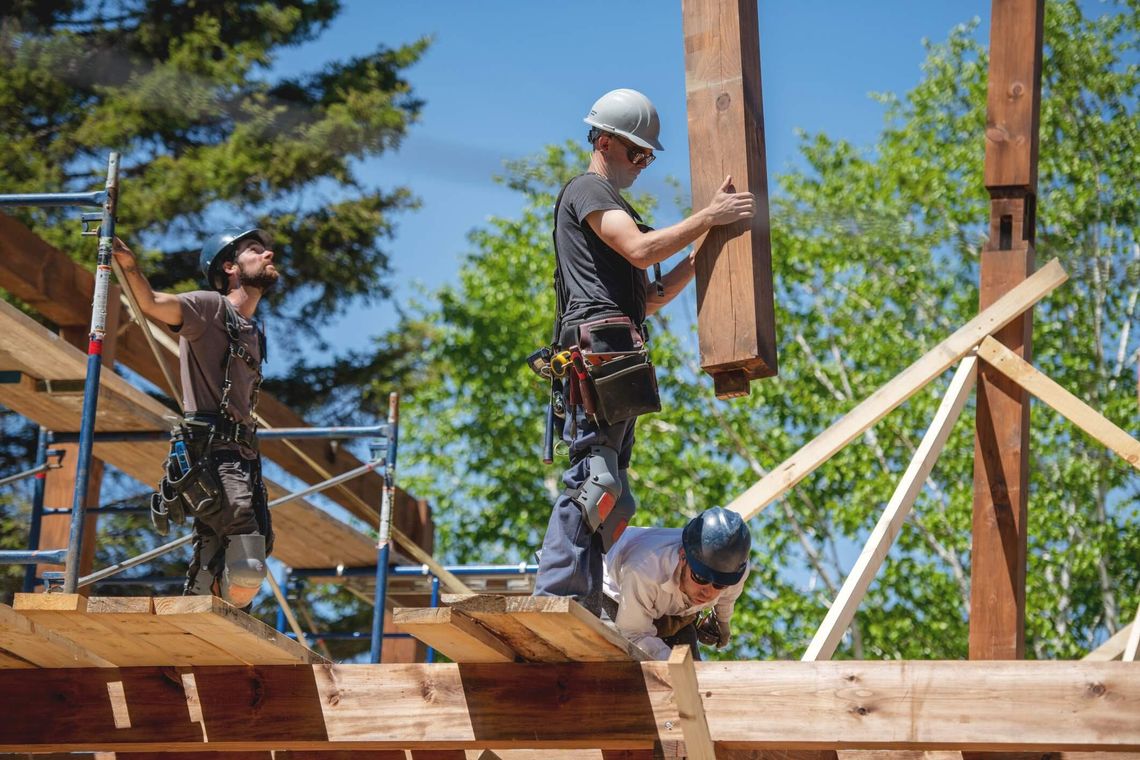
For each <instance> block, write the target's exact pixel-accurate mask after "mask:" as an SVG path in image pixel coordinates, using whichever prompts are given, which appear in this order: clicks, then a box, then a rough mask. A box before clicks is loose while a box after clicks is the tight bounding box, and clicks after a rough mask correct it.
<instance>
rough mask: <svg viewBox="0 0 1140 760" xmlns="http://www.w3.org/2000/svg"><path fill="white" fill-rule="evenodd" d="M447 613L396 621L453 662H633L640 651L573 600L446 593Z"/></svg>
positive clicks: (412, 612)
mask: <svg viewBox="0 0 1140 760" xmlns="http://www.w3.org/2000/svg"><path fill="white" fill-rule="evenodd" d="M443 601H444V603H445V604H447V605H448V607H447V608H444V609H398V610H396V611H395V614H394V617H393V620H394V622H395V623H396V625H397V626H399V628H400V630H402V631H405V632H407V633H411V634H412V635H414V636H416V638H418V639H420V640H421V641H423V642H424V643H426V644H428V645H430V646H432V647H435V648H436V649H438V650H439V651H440V652H442V653H443V654H444V655H446V656H447V657H448V658H449V659H451V660H453V661H455V662H512V661H515V660H519V661H523V662H547V663H551V662H632V661H635V660H645V659H648V655H647V654H646V653H645V652H643V651H642V650H641V649H640V648H639V647H637V646H636V645H634V644H632V643H630V642H629V641H627V640H626V639H625V638H624V637H623V636H621V635H620V634H619V633H617V631H615V630H613V629H612V628H610V627H609V626H607V625H605V624H604V623H602V622H601V621H600V620H598V619H597V618H596V617H594V616H593V615H591V614H590V613H589V612H588V611H587V610H586V609H585V608H583V607H582V606H581V605H580V604H578V603H577V602H575V601H574V600H573V599H570V598H568V597H561V596H527V597H508V596H497V595H479V594H475V595H466V594H444V596H443Z"/></svg>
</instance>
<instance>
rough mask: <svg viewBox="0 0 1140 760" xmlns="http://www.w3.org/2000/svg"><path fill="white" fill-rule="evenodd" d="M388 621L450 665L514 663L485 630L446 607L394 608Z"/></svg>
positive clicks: (512, 656)
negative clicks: (438, 653) (435, 652)
mask: <svg viewBox="0 0 1140 760" xmlns="http://www.w3.org/2000/svg"><path fill="white" fill-rule="evenodd" d="M392 622H393V623H394V624H395V625H396V626H398V627H399V629H400V631H401V632H402V633H410V634H412V635H413V636H415V637H416V638H417V639H419V640H420V641H422V642H424V643H425V644H427V645H428V646H429V647H432V648H434V649H436V650H437V651H439V652H441V653H442V654H443V655H445V656H446V657H447V658H448V659H450V660H451V661H452V662H514V661H515V660H516V659H517V655H516V654H515V651H514V650H513V649H511V648H510V647H509V646H507V645H506V644H504V643H503V642H502V641H500V640H499V639H498V638H497V637H496V636H495V635H494V634H492V633H491V632H490V631H488V630H487V629H486V628H484V627H483V626H481V625H480V624H479V623H477V622H475V621H474V620H472V619H471V618H469V617H467V616H466V615H464V614H463V613H462V612H459V611H458V610H455V609H451V608H448V607H436V608H434V609H433V608H427V609H408V608H402V609H396V610H394V611H393V612H392Z"/></svg>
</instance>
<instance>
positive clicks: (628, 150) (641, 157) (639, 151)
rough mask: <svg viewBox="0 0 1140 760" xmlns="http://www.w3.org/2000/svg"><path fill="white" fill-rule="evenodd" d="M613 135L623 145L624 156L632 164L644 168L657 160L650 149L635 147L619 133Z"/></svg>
mask: <svg viewBox="0 0 1140 760" xmlns="http://www.w3.org/2000/svg"><path fill="white" fill-rule="evenodd" d="M614 137H615V138H617V141H618V142H620V143H621V144H622V145H624V146H625V157H626V158H628V159H629V162H630V163H631V164H633V165H634V166H640V167H641V168H642V169H644V168H645V167H647V166H649V165H650V164H651V163H653V162H654V161H656V160H657V156H655V155H653V153H652V151H648V150H646V149H645V148H639V147H637V146H636V145H634V144H633V143H631V142H629V141H628V140H626V139H625V138H624V137H622V136H621V135H614Z"/></svg>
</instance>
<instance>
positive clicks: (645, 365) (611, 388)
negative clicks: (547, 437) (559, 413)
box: [586, 350, 661, 425]
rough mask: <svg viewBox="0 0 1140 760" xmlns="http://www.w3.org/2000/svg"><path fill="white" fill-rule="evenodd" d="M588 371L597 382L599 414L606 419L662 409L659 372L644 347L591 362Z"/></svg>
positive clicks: (619, 420)
mask: <svg viewBox="0 0 1140 760" xmlns="http://www.w3.org/2000/svg"><path fill="white" fill-rule="evenodd" d="M586 374H587V375H589V377H590V380H591V382H592V384H593V386H594V396H595V397H596V400H597V412H596V414H597V417H598V419H599V420H600V421H602V422H605V423H607V424H611V425H612V424H614V423H617V422H621V421H623V420H628V419H630V418H631V417H637V416H638V415H642V414H649V413H650V412H659V411H661V396H660V394H659V393H658V391H657V373H656V371H655V370H654V368H653V362H651V361H649V354H648V352H646V351H644V350H641V351H633V352H630V353H625V354H618V355H616V356H612V358H610V359H609V360H608V361H605V362H603V363H602V364H597V365H595V364H589V363H588V364H587V365H586Z"/></svg>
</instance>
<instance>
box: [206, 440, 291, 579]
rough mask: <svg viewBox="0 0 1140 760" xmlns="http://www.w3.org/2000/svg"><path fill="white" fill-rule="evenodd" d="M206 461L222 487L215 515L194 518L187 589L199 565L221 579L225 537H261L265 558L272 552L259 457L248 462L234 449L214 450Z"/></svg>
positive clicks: (269, 520)
mask: <svg viewBox="0 0 1140 760" xmlns="http://www.w3.org/2000/svg"><path fill="white" fill-rule="evenodd" d="M210 461H211V462H212V463H213V464H214V468H215V471H216V472H217V473H218V479H219V480H220V481H221V484H222V504H221V509H219V510H217V511H216V512H213V513H212V514H210V515H205V516H203V517H195V518H194V527H193V536H194V553H193V556H192V557H191V559H190V567H189V569H188V571H187V589H189V587H190V584H191V583H193V581H194V579H195V578H196V577H197V575H198V571H199V570H200V569H201V567H202V566H203V565H204V566H205V567H206V568H207V569H209V571H210V573H211V574H212V575H213V576H214V577H215V578H218V577H220V576H221V574H222V571H223V570H224V569H225V556H226V543H227V541H226V539H227V537H228V536H241V535H249V534H252V533H260V534H261V535H263V536H265V555H266V556H269V554H270V553H271V552H272V550H273V521H272V519H271V518H270V516H269V504H268V497H267V494H266V491H265V483H264V482H263V481H262V479H261V458H260V455H258V456H257V457H254V458H252V459H248V458H246V457H244V456H242V454H241V452H240V451H239V450H238V449H237V448H224V449H214V450H213V451H212V452H210ZM204 555H205V556H204Z"/></svg>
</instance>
